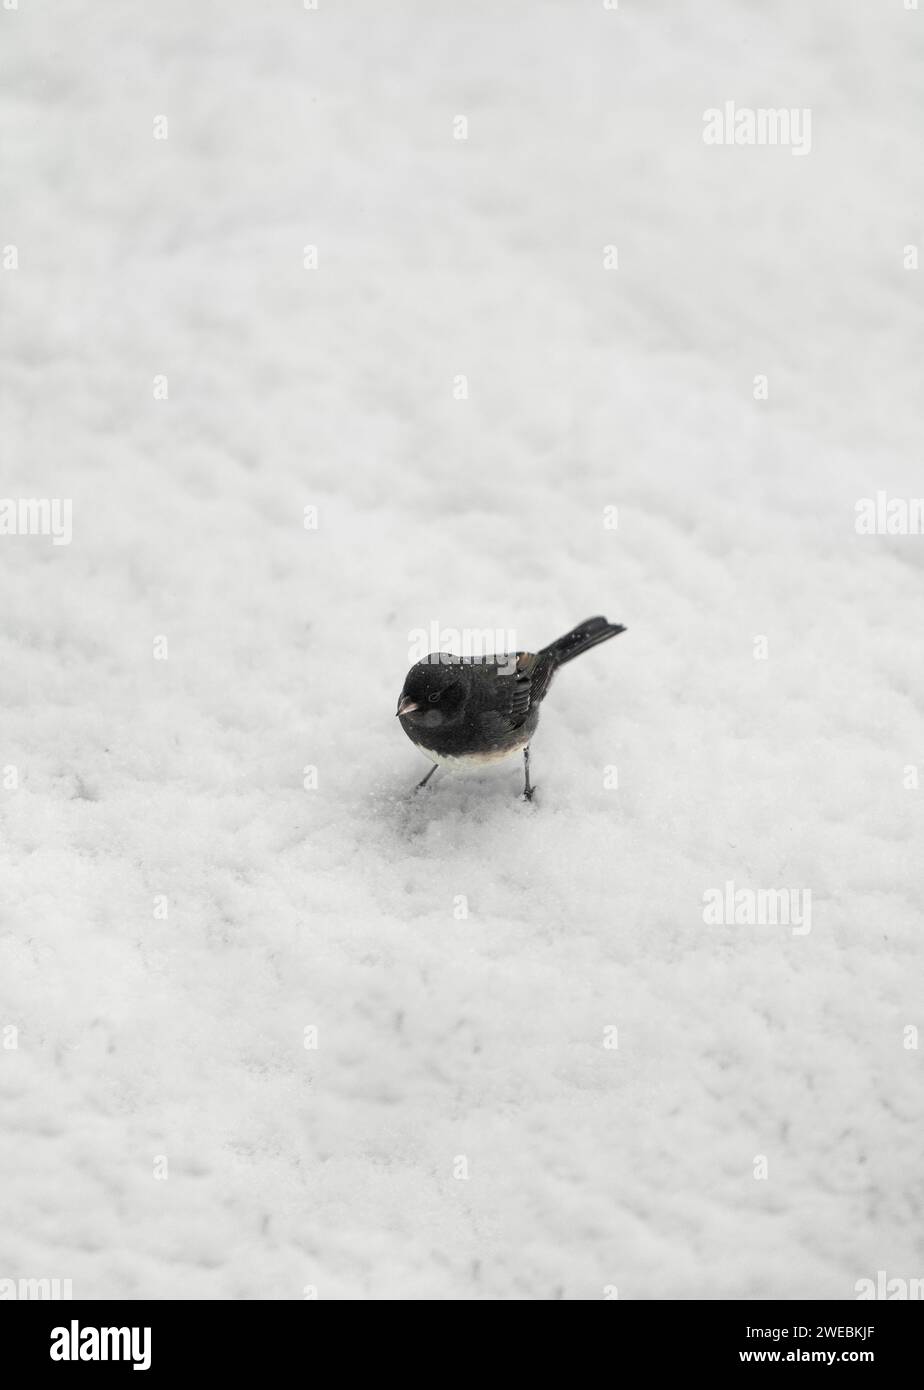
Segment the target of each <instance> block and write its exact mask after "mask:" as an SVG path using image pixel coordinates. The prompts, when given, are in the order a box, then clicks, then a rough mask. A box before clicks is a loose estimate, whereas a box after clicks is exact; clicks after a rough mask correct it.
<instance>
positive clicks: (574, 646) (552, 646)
mask: <svg viewBox="0 0 924 1390" xmlns="http://www.w3.org/2000/svg"><path fill="white" fill-rule="evenodd" d="M625 630H626V629H625V628H624V627H623V625H622V624H621V623H610V622H607V620H606V618H587V619H585V621H584V622H583V623H578V625H577V627H573V628H572V629H571V631H570V632H566V633H565V635H564V637H559V638H558V639H557V640H556V641H554V642H550V643H549V645H548V646H547V647H543V648H542V651H541V652H539V656H551V657H552V658H553V659H554V664H555V665H556V666H564V664H565V662H566V661H573V660H574V658H575V657H576V656H580V655H581V653H582V652H589V651H590V649H591V647H596V646H597V644H598V643H599V642H606V641H607V640H608V639H609V638H610V637H617V636H618V635H619V633H620V632H625Z"/></svg>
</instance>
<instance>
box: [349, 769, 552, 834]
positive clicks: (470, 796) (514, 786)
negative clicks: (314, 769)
mask: <svg viewBox="0 0 924 1390" xmlns="http://www.w3.org/2000/svg"><path fill="white" fill-rule="evenodd" d="M522 776H523V774H522V770H521V769H518V770H517V772H516V773H515V774H513V775H511V773H510V772H508V773H507V775H506V776H505V775H504V774H503V773H502V772H499V771H498V772H486V773H483V774H475V775H471V774H469V775H464V776H462V775H454V774H452V773H445V772H437V773H435V774H434V776H433V777H432V778H431V780H430V781H429V782H428V783H427V785H426V786H425V787H420V788H418V787H416V786H415V784H414V783H413V782H412V783H411V785H410V786H408V785H407V781H402V782H398V781H397V780H396V779H389V781H388V783H387V784H384V785H380V786H378V787H376V788H374V789H373V790H372V791H371V792H370V795H369V808H370V810H371V812H372V814H373V815H374V816H375V817H376V818H377V819H378V820H379V821H380V822H381V823H382V824H383V825H385V826H386V827H388V828H390V829H391V831H392V832H393V833H394V834H395V836H396V837H397V838H398V839H399V840H401V841H404V842H405V843H413V841H415V840H418V839H420V838H421V837H423V836H428V835H432V834H433V833H434V831H438V832H442V833H444V834H445V833H446V832H447V831H450V830H453V831H455V830H458V831H460V832H466V833H467V832H475V833H477V832H478V831H481V832H482V833H484V834H485V835H486V836H487V837H492V836H494V835H496V834H497V833H498V832H499V831H500V830H502V829H503V827H504V826H511V827H512V826H514V825H516V824H517V823H518V822H519V823H521V824H522V823H525V822H528V821H530V820H531V819H532V818H533V817H535V816H538V815H540V814H541V792H538V793H537V795H536V796H535V797H534V799H533V800H532V801H526V800H525V799H524V798H523V795H522V785H523V784H522ZM467 838H468V833H467Z"/></svg>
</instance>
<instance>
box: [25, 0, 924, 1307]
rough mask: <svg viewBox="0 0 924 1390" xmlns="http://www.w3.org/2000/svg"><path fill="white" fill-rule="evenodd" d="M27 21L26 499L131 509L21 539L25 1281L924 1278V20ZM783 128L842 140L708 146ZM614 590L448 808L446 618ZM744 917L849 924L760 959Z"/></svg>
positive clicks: (184, 8) (739, 1282)
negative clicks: (914, 252) (408, 705)
mask: <svg viewBox="0 0 924 1390" xmlns="http://www.w3.org/2000/svg"><path fill="white" fill-rule="evenodd" d="M0 21H2V25H0V43H2V54H0V79H2V80H0V121H2V130H3V150H2V170H0V173H2V185H3V189H2V208H3V212H2V218H0V243H2V244H3V245H10V244H12V245H15V246H16V247H17V248H18V257H19V268H18V269H17V270H6V271H0V335H2V387H3V403H2V417H0V434H2V440H3V455H2V457H3V473H2V486H0V491H2V493H3V496H4V497H10V498H17V497H49V498H50V497H58V498H72V499H73V509H74V510H73V517H74V523H73V524H74V535H73V542H72V544H71V545H69V546H54V545H52V544H51V543H50V540H49V539H48V538H44V537H36V536H6V537H3V538H2V539H0V570H2V572H0V579H2V593H3V622H2V624H0V643H2V660H0V699H2V705H3V721H2V737H0V769H4V768H9V767H13V768H15V769H17V776H16V780H18V785H16V786H10V785H6V784H5V785H4V786H3V789H2V790H0V812H2V855H3V858H2V880H0V881H2V897H3V912H2V925H0V1029H5V1030H6V1031H5V1032H3V1033H2V1038H3V1039H4V1045H3V1046H0V1173H2V1181H0V1277H14V1278H15V1277H22V1276H28V1277H55V1276H56V1277H60V1278H71V1279H72V1280H73V1290H74V1295H75V1297H82V1298H99V1297H127V1298H141V1297H155V1298H176V1297H181V1298H216V1297H217V1298H228V1299H249V1298H271V1299H300V1298H302V1297H304V1294H305V1290H306V1288H307V1289H308V1290H309V1292H310V1291H311V1290H316V1291H317V1296H318V1297H319V1298H325V1299H438V1300H439V1299H476V1300H477V1299H553V1298H559V1297H561V1298H567V1299H600V1298H604V1297H606V1296H608V1295H607V1293H606V1292H605V1291H606V1290H608V1289H609V1290H610V1295H611V1292H612V1288H614V1287H615V1288H618V1291H619V1298H620V1299H624V1298H626V1299H659V1298H670V1297H675V1298H676V1297H679V1298H726V1297H738V1298H748V1299H763V1298H769V1297H784V1298H800V1297H808V1298H821V1297H833V1298H843V1299H851V1298H853V1297H855V1292H854V1289H855V1284H856V1281H857V1280H859V1279H861V1278H866V1277H875V1274H876V1271H877V1270H879V1269H885V1270H886V1271H887V1272H888V1274H889V1276H890V1277H892V1276H902V1277H906V1278H910V1277H920V1276H921V1275H924V1249H922V1230H921V1224H920V1219H919V1218H920V1209H921V1202H922V1200H924V1193H922V1181H921V1162H920V1152H921V1148H920V1144H921V1118H922V1117H921V1108H922V1107H921V1094H922V1086H921V1065H922V1063H921V1052H920V1051H918V1050H916V1049H915V1048H913V1047H911V1046H908V1044H907V1039H908V1037H909V1034H907V1033H906V1031H905V1030H906V1029H907V1028H908V1027H909V1025H914V1026H918V1027H920V1026H922V1025H924V1014H922V1006H921V999H922V994H921V963H922V943H921V912H920V894H921V869H920V864H921V853H920V844H921V817H922V810H921V798H922V797H924V790H916V789H914V788H913V787H909V786H906V785H905V783H906V781H907V780H908V776H909V774H908V773H907V772H906V769H907V768H908V767H909V765H911V766H917V765H919V764H922V763H924V743H922V726H921V706H922V697H924V663H922V656H921V598H922V575H924V537H920V536H878V535H876V536H861V535H858V534H857V532H856V530H855V526H854V515H855V513H854V508H855V503H856V501H857V500H858V499H859V498H862V497H871V496H873V495H874V494H875V492H876V491H877V490H879V489H881V490H885V491H887V492H888V493H889V495H890V496H898V497H906V498H907V497H911V496H915V495H921V493H922V492H924V487H922V477H921V462H920V408H919V407H920V347H921V340H920V321H921V320H920V315H921V284H922V275H924V271H921V272H914V271H909V270H906V269H905V268H904V267H903V248H904V247H905V246H906V245H908V244H917V243H919V242H921V239H922V213H924V199H922V180H921V163H920V139H921V126H922V121H921V116H922V104H924V89H922V85H921V82H920V72H921V67H920V61H921V45H922V42H924V39H922V25H924V13H916V12H909V11H905V10H904V9H903V7H902V5H901V3H900V2H899V0H893V3H889V4H885V3H875V4H874V3H867V0H837V2H836V3H835V2H834V0H813V3H812V4H810V5H809V4H806V3H805V0H778V3H776V4H774V5H773V6H770V7H768V6H765V5H762V4H757V3H748V2H747V0H735V3H731V0H728V3H725V0H703V3H699V4H697V5H695V6H682V5H681V6H675V5H673V4H668V3H666V0H645V3H644V5H643V4H641V3H631V0H623V2H622V3H620V5H619V7H618V9H616V10H607V9H605V8H604V7H603V5H602V4H596V3H589V4H574V3H565V0H556V2H555V3H550V2H549V0H504V3H503V4H502V5H500V4H489V3H487V0H471V2H470V3H466V4H464V5H458V4H450V3H448V0H445V2H444V3H436V4H434V3H424V0H413V2H412V0H396V2H395V3H393V4H387V5H383V4H381V3H373V0H357V2H356V3H352V4H339V3H334V0H320V2H319V7H318V9H317V10H316V11H311V10H305V9H303V8H302V7H301V6H300V5H299V4H297V3H295V0H293V2H292V3H288V4H278V5H277V4H266V5H253V4H251V3H247V2H246V0H226V2H223V3H221V4H218V3H196V4H189V3H186V0H183V2H182V3H181V2H180V0H161V2H160V3H158V4H156V5H150V4H147V3H141V0H132V3H124V4H120V5H118V6H104V5H101V4H99V3H96V4H92V3H82V2H81V3H60V4H56V5H55V6H54V7H50V6H44V5H42V4H36V3H31V0H28V2H27V0H22V3H21V4H20V7H19V8H18V9H17V10H15V11H7V10H2V11H0ZM730 99H733V100H735V101H736V102H737V103H738V104H739V105H748V106H751V107H755V108H756V107H761V106H765V107H781V106H788V107H810V108H811V110H812V113H813V125H812V150H811V153H810V154H808V155H806V156H794V155H793V154H792V152H791V151H790V150H788V149H785V148H759V147H756V148H747V147H743V148H724V147H709V146H707V145H705V144H704V143H703V140H702V129H703V112H704V110H706V109H707V108H709V107H716V106H721V105H722V103H724V102H725V101H726V100H730ZM158 115H165V116H166V117H167V119H168V130H169V136H168V138H167V139H164V140H159V139H154V138H153V133H152V132H153V125H154V120H155V117H156V116H158ZM458 115H464V116H466V117H467V120H468V139H467V140H457V139H455V138H454V135H453V121H454V118H455V117H456V116H458ZM607 245H615V246H616V247H617V248H618V269H617V270H606V269H604V264H603V258H604V247H605V246H607ZM306 246H316V247H317V248H318V252H317V254H318V266H317V269H315V270H310V269H306V268H305V266H304V264H303V258H304V254H305V252H304V248H305V247H306ZM161 374H162V375H164V376H166V377H167V378H168V383H169V387H168V389H169V397H168V399H166V400H157V399H155V398H154V391H153V386H152V383H153V381H154V378H155V377H156V376H159V375H161ZM758 374H765V375H766V376H767V378H768V390H769V398H768V399H767V400H759V399H755V397H754V378H755V376H757V375H758ZM459 375H464V376H466V377H467V379H468V392H469V394H468V398H467V399H456V395H455V393H454V382H455V379H456V378H457V377H458V376H459ZM306 506H316V507H317V508H318V527H317V529H316V530H306V529H305V527H304V525H303V512H304V508H305V507H306ZM607 506H615V507H617V508H618V518H619V520H618V529H616V530H615V531H614V530H608V529H606V528H605V527H604V524H603V517H604V508H605V507H607ZM595 613H604V614H605V615H606V616H607V617H608V618H609V619H610V620H611V621H617V622H622V623H625V624H626V626H627V628H628V631H627V632H626V633H625V634H624V635H622V636H620V637H618V638H617V639H615V640H614V641H612V642H610V643H607V644H605V645H603V646H601V647H599V648H598V649H596V650H594V651H593V652H591V653H589V654H587V655H586V656H582V657H581V658H580V660H579V661H576V662H575V663H574V664H573V665H570V666H568V667H567V669H566V670H564V671H562V672H561V673H560V674H559V676H558V677H557V678H556V681H555V683H554V685H553V688H552V690H551V692H550V694H549V697H548V699H547V701H546V703H545V705H544V707H543V715H542V720H541V723H540V727H539V731H538V733H537V735H536V737H535V739H534V741H533V745H532V754H533V760H532V761H533V777H534V781H535V782H536V784H537V785H538V787H539V792H538V796H537V800H536V803H535V804H534V805H532V806H530V805H527V804H526V803H524V802H523V801H521V800H519V799H518V792H519V790H520V787H521V785H522V782H521V766H520V762H519V761H518V760H516V759H514V760H511V761H510V762H509V763H506V764H503V765H501V767H499V768H497V769H492V770H490V771H486V772H484V773H483V774H479V775H478V776H476V777H469V778H467V779H455V778H453V777H452V776H450V775H447V774H437V776H436V777H435V778H434V779H433V781H432V782H431V784H430V785H429V786H428V787H427V789H426V791H425V792H424V793H422V794H421V795H420V796H417V797H413V796H411V795H410V794H409V792H410V788H411V787H412V786H413V785H414V783H415V782H416V780H417V779H418V778H419V777H420V776H421V775H422V774H423V772H424V771H426V768H427V766H428V764H427V763H426V762H425V761H424V759H423V758H421V756H420V755H419V753H418V752H417V751H416V750H415V749H414V748H413V747H412V745H411V744H410V743H409V742H408V740H407V739H406V738H405V737H404V736H403V734H402V732H401V730H400V727H399V726H398V724H397V721H396V720H395V718H394V710H395V704H396V700H397V696H398V692H399V690H400V688H401V684H402V681H403V678H404V674H405V670H406V668H407V667H408V665H409V664H410V661H409V658H408V649H409V634H410V633H411V632H412V631H413V630H414V629H416V628H421V627H423V628H426V627H428V626H429V624H430V623H431V622H434V621H436V622H438V623H439V624H440V625H441V626H444V627H453V628H457V629H464V628H466V627H470V628H474V629H478V630H481V629H484V628H491V629H494V628H497V627H501V628H504V629H513V630H514V631H515V633H516V637H517V641H518V643H519V644H520V645H521V646H523V647H524V648H527V649H534V648H535V647H536V646H538V645H542V644H544V643H545V642H547V641H549V640H551V639H552V638H554V637H555V636H557V635H559V634H560V633H561V632H564V631H565V630H566V629H568V628H569V627H571V626H572V625H573V624H574V623H576V622H578V621H579V620H580V619H582V618H584V617H587V616H589V615H591V614H595ZM161 636H163V637H166V639H167V642H168V652H169V657H168V659H167V660H158V659H155V657H154V655H153V652H154V644H155V641H156V639H157V638H158V637H161ZM760 637H764V638H766V644H767V657H766V659H756V658H755V640H756V639H758V638H760ZM309 766H313V767H315V768H317V782H318V785H317V787H316V788H314V789H306V787H305V786H304V779H305V768H306V767H309ZM608 768H617V769H618V787H617V788H615V789H611V788H608V787H607V786H606V778H607V769H608ZM4 775H5V774H4ZM6 780H7V782H9V777H7V779H6ZM309 780H310V779H309ZM610 780H612V776H611V775H610ZM727 880H733V881H734V882H735V884H736V886H739V887H753V888H758V887H763V888H783V887H792V888H796V889H799V890H803V891H804V890H810V891H811V893H812V924H811V931H810V932H809V933H807V934H805V935H794V934H793V933H792V931H791V930H790V929H789V928H788V927H786V926H783V925H776V926H774V925H766V926H746V925H726V926H709V925H706V924H705V923H704V920H703V894H704V892H706V890H707V889H709V888H711V887H721V886H722V885H723V884H724V883H725V882H726V881H727ZM158 895H164V896H165V897H166V899H167V916H166V918H165V919H164V917H163V916H162V915H160V916H155V908H156V903H157V899H158ZM463 899H464V900H467V908H468V915H467V917H465V916H463V915H462V911H463V907H464V904H463V903H462V900H463ZM311 1028H315V1029H317V1046H316V1047H306V1046H305V1041H306V1037H307V1040H308V1041H311V1039H312V1036H313V1035H312V1034H311V1033H308V1034H307V1035H306V1032H305V1030H306V1029H311ZM611 1028H616V1029H618V1033H617V1035H616V1037H617V1039H618V1047H615V1048H614V1047H607V1046H605V1040H606V1038H607V1036H608V1035H607V1033H606V1030H607V1029H611ZM12 1030H15V1032H14V1031H12ZM609 1036H610V1037H612V1034H610V1035H609ZM14 1043H18V1045H14ZM761 1156H763V1158H764V1159H765V1160H766V1164H767V1177H766V1178H765V1179H761V1178H755V1175H754V1174H755V1163H757V1164H759V1160H760V1157H761ZM162 1158H166V1161H167V1172H168V1176H167V1177H166V1179H164V1178H163V1177H158V1176H157V1175H156V1174H157V1173H158V1172H159V1171H162V1168H163V1165H162V1163H161V1164H160V1167H158V1163H159V1160H160V1159H162ZM466 1170H467V1176H464V1175H461V1174H464V1173H465V1171H466Z"/></svg>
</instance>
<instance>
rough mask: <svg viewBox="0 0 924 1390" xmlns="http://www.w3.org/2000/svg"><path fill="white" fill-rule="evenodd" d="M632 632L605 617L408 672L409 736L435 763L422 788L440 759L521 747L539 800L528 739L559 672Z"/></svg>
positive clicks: (446, 656)
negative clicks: (539, 643) (545, 637)
mask: <svg viewBox="0 0 924 1390" xmlns="http://www.w3.org/2000/svg"><path fill="white" fill-rule="evenodd" d="M625 630H626V629H625V628H624V627H622V626H621V625H620V624H619V623H608V622H607V620H606V618H588V619H587V621H586V622H583V623H578V625H577V627H575V628H572V629H571V631H570V632H566V633H565V635H564V637H559V639H558V641H557V642H550V643H549V645H548V646H547V647H543V648H542V649H541V651H538V652H515V653H511V654H510V655H509V656H504V655H503V654H501V655H494V656H490V657H471V656H468V657H464V656H453V655H451V654H450V653H449V652H431V653H430V655H429V656H427V657H424V659H423V661H418V662H417V664H416V666H412V667H411V669H410V671H408V673H407V677H406V678H405V682H404V689H403V690H402V691H401V695H400V698H399V700H398V711H397V713H398V718H399V719H400V720H401V727H402V728H403V729H404V732H405V733H406V734H407V736H408V738H409V739H410V740H411V742H412V743H416V744H417V747H418V748H419V749H420V750H421V752H422V753H426V755H427V757H428V758H430V759H432V761H433V763H434V766H433V767H431V769H430V771H429V772H428V773H427V775H426V777H424V779H423V781H421V782H419V783H418V787H422V786H424V784H425V783H426V782H428V781H429V779H430V778H431V777H432V776H433V774H434V772H435V771H436V769H437V767H439V766H440V765H441V764H442V765H443V766H445V767H456V768H459V767H478V766H481V765H485V764H488V763H494V762H498V761H499V760H500V759H501V758H506V757H509V756H510V754H511V753H518V752H519V751H520V749H522V750H523V762H524V766H525V770H526V786H525V788H524V791H523V795H524V797H525V798H526V800H527V801H530V800H532V795H533V788H532V787H531V786H530V781H529V741H530V739H531V738H532V736H533V734H534V733H535V730H536V725H537V724H538V723H539V706H540V704H541V703H542V700H543V699H544V698H545V694H546V691H547V690H548V688H549V682H550V681H551V679H552V676H553V675H554V674H555V672H556V671H557V670H558V668H559V666H564V664H565V662H566V661H571V660H573V658H574V657H576V656H580V655H581V652H586V651H589V650H590V648H591V647H595V646H596V645H597V644H598V642H605V641H606V640H607V638H609V637H615V636H616V635H617V634H618V633H620V632H625Z"/></svg>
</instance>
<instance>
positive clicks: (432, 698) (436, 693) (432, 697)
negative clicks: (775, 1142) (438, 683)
mask: <svg viewBox="0 0 924 1390" xmlns="http://www.w3.org/2000/svg"><path fill="white" fill-rule="evenodd" d="M439 698H440V692H439V691H438V690H435V691H434V692H433V694H432V695H428V696H427V699H428V700H429V701H430V704H431V705H432V704H433V703H434V702H435V701H436V700H438V699H439Z"/></svg>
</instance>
